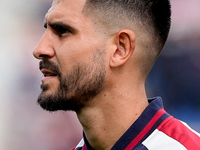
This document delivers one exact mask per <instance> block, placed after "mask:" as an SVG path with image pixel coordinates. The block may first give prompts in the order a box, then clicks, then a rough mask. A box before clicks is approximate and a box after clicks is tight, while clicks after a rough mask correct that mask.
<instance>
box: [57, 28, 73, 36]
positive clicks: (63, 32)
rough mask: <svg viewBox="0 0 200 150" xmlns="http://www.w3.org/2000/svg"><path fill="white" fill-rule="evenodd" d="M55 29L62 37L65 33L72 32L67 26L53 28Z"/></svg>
mask: <svg viewBox="0 0 200 150" xmlns="http://www.w3.org/2000/svg"><path fill="white" fill-rule="evenodd" d="M53 30H54V32H55V33H56V34H57V35H58V36H59V37H62V36H63V35H64V34H67V33H71V31H70V30H69V29H67V28H65V27H56V28H53Z"/></svg>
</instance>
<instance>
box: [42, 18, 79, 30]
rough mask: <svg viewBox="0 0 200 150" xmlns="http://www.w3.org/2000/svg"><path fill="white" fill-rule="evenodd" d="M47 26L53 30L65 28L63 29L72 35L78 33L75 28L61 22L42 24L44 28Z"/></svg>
mask: <svg viewBox="0 0 200 150" xmlns="http://www.w3.org/2000/svg"><path fill="white" fill-rule="evenodd" d="M47 24H48V25H49V26H50V27H51V28H53V29H55V28H65V29H68V30H70V31H71V32H73V33H76V32H78V30H77V29H76V28H74V27H72V26H71V25H69V24H65V23H63V22H60V21H59V22H49V23H47V22H45V23H44V27H45V28H47Z"/></svg>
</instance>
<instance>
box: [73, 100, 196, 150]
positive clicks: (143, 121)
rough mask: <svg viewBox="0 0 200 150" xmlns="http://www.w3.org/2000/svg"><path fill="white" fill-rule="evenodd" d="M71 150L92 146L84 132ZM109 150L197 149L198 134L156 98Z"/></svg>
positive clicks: (88, 148)
mask: <svg viewBox="0 0 200 150" xmlns="http://www.w3.org/2000/svg"><path fill="white" fill-rule="evenodd" d="M73 150H93V149H92V148H91V146H90V145H89V143H88V141H87V139H86V138H85V136H84V135H83V139H82V140H81V142H80V143H79V144H78V145H77V146H76V147H75V148H74V149H73ZM111 150H200V134H199V133H197V132H195V131H194V130H192V129H191V128H190V127H189V126H188V125H187V124H185V123H184V122H181V121H179V120H177V119H175V118H174V117H172V116H170V115H169V114H168V113H167V112H166V111H165V110H164V108H163V103H162V99H161V98H160V97H156V98H154V99H149V106H148V107H147V108H146V109H145V110H144V112H143V113H142V115H141V116H140V117H139V118H138V119H137V120H136V121H135V122H134V123H133V124H132V125H131V127H130V128H129V129H128V130H127V131H126V132H125V133H124V134H123V135H122V136H121V137H120V138H119V140H118V141H117V142H116V143H115V145H114V146H113V147H112V148H111Z"/></svg>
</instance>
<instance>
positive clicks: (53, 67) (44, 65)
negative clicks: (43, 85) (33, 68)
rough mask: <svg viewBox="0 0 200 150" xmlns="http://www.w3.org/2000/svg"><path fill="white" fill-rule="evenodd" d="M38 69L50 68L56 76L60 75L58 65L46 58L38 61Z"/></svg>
mask: <svg viewBox="0 0 200 150" xmlns="http://www.w3.org/2000/svg"><path fill="white" fill-rule="evenodd" d="M39 69H40V70H42V69H48V70H51V71H52V72H54V73H56V74H57V75H58V76H60V75H61V71H60V68H59V66H58V65H57V64H56V63H55V62H53V61H50V60H48V59H44V60H41V61H40V63H39Z"/></svg>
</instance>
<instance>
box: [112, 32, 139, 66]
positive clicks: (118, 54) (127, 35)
mask: <svg viewBox="0 0 200 150" xmlns="http://www.w3.org/2000/svg"><path fill="white" fill-rule="evenodd" d="M115 45H116V49H115V50H114V51H113V53H112V55H111V57H110V66H111V67H119V66H121V65H123V64H125V63H126V62H127V60H129V59H130V57H131V55H132V54H133V52H134V49H135V34H134V32H133V31H131V30H128V29H123V30H120V31H119V32H118V33H117V34H116V35H115Z"/></svg>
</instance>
